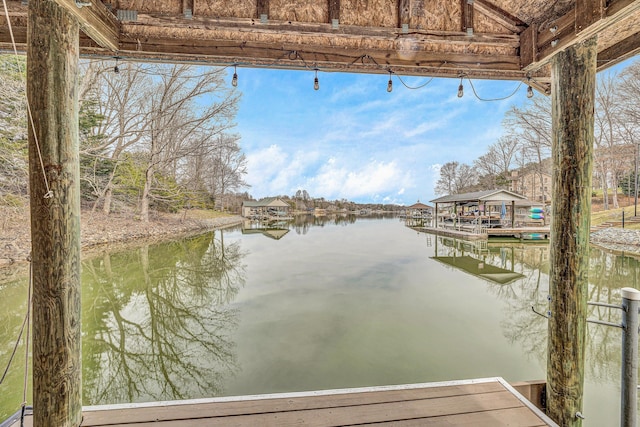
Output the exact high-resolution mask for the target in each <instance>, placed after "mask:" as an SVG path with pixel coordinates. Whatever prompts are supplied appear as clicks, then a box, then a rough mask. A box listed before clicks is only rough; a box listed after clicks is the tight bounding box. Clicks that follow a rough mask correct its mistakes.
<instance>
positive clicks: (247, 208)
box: [242, 197, 291, 219]
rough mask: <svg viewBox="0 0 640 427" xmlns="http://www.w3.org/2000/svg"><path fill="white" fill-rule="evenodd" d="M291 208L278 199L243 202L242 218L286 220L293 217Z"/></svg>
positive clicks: (270, 198) (269, 198)
mask: <svg viewBox="0 0 640 427" xmlns="http://www.w3.org/2000/svg"><path fill="white" fill-rule="evenodd" d="M290 212H291V206H289V204H288V203H287V202H285V201H284V200H282V199H280V198H278V197H267V198H264V199H261V200H258V201H257V202H256V201H253V200H245V201H244V202H242V216H243V217H244V218H251V219H276V218H278V219H284V218H290V217H291V214H290Z"/></svg>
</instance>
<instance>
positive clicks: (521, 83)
mask: <svg viewBox="0 0 640 427" xmlns="http://www.w3.org/2000/svg"><path fill="white" fill-rule="evenodd" d="M463 78H466V79H467V81H468V82H469V85H470V86H471V91H472V92H473V94H474V95H475V97H476V98H478V99H479V100H480V101H484V102H493V101H504V100H505V99H509V98H511V97H512V96H514V95H515V94H516V93H517V92H518V90H519V89H520V87H522V85H523V82H520V83H518V86H516V88H515V89H514V90H513V92H511V93H510V94H509V95H507V96H503V97H501V98H482V97H481V96H479V95H478V93H477V92H476V88H475V86H473V81H471V79H470V78H469V77H467V76H463Z"/></svg>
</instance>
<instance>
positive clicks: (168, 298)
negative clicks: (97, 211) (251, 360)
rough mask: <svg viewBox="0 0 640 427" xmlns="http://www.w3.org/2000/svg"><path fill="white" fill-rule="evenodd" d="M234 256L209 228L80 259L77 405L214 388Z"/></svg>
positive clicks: (226, 339) (237, 274) (230, 322)
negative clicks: (184, 236)
mask: <svg viewBox="0 0 640 427" xmlns="http://www.w3.org/2000/svg"><path fill="white" fill-rule="evenodd" d="M243 257H244V254H243V253H242V251H241V250H240V246H239V243H237V242H236V243H233V244H230V245H226V246H225V244H224V240H223V237H222V232H214V233H210V234H206V235H202V236H198V237H194V238H190V239H185V240H181V241H176V242H173V243H169V244H162V245H154V246H143V247H141V248H140V249H138V250H136V251H130V252H123V253H118V254H114V255H110V254H105V255H104V256H102V257H101V258H95V259H92V260H88V261H86V262H84V263H83V276H84V277H85V283H88V284H89V285H87V286H85V287H84V288H83V377H84V378H83V392H84V404H92V405H96V404H103V403H115V402H138V401H149V400H172V399H183V398H194V397H198V396H202V397H205V396H209V397H210V396H216V395H219V394H221V391H222V387H223V384H224V379H225V378H226V377H228V376H230V375H233V374H234V373H235V372H236V371H237V369H238V368H237V364H236V355H235V350H234V347H235V345H234V342H233V339H232V336H233V335H232V334H233V332H234V330H235V328H236V326H237V317H238V313H237V311H236V310H235V309H233V308H231V307H230V306H229V303H231V302H232V301H233V299H234V298H235V296H236V294H237V292H238V290H239V289H240V287H242V286H243V285H244V283H245V278H244V274H245V266H244V265H243V264H242V259H243Z"/></svg>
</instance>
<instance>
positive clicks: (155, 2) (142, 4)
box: [118, 0, 255, 15]
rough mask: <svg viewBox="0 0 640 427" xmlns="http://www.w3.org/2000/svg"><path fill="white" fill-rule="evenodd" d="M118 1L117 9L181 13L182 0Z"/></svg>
mask: <svg viewBox="0 0 640 427" xmlns="http://www.w3.org/2000/svg"><path fill="white" fill-rule="evenodd" d="M118 3H119V4H118V9H123V10H137V11H138V12H140V13H147V12H162V13H171V14H176V15H177V14H180V13H182V0H120V1H119V2H118ZM234 3H235V0H234ZM254 3H255V0H254Z"/></svg>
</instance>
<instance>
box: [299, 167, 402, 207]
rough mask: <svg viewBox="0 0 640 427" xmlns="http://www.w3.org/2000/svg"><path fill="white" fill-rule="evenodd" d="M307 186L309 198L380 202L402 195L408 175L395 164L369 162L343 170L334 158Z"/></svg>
mask: <svg viewBox="0 0 640 427" xmlns="http://www.w3.org/2000/svg"><path fill="white" fill-rule="evenodd" d="M308 183H309V187H310V188H311V189H312V191H313V193H312V194H314V193H315V194H322V195H324V196H325V197H328V198H343V197H344V198H347V199H359V198H363V197H369V198H374V197H379V198H381V195H386V194H388V193H399V192H400V191H402V192H404V188H405V187H408V186H411V185H412V182H411V176H410V174H409V173H407V172H406V171H405V170H403V169H402V168H400V167H399V166H398V165H397V163H396V162H395V161H391V162H382V161H377V160H371V161H370V162H369V163H367V164H363V165H354V166H351V167H347V166H345V165H343V164H341V162H340V161H338V159H335V158H330V159H329V160H328V161H327V162H326V163H325V164H324V165H323V166H322V167H321V168H320V170H319V171H318V173H317V174H316V176H315V177H313V178H311V179H310V180H309V181H308ZM400 189H402V190H400ZM382 197H385V196H382Z"/></svg>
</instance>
